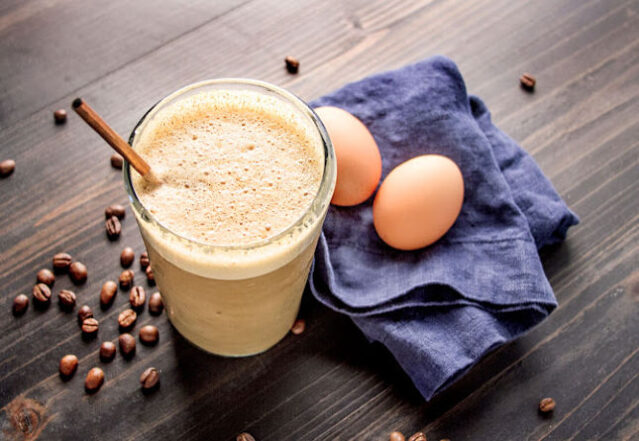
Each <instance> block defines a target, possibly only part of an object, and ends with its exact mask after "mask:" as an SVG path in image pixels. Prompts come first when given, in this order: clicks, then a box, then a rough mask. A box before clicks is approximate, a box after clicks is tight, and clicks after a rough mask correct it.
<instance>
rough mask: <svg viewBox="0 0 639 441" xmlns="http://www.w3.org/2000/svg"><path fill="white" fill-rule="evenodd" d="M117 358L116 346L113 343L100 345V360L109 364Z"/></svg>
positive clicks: (106, 342)
mask: <svg viewBox="0 0 639 441" xmlns="http://www.w3.org/2000/svg"><path fill="white" fill-rule="evenodd" d="M113 358H115V345H114V344H113V342H110V341H105V342H103V343H102V344H101V345H100V360H102V361H103V362H104V363H108V362H110V361H111V360H113Z"/></svg>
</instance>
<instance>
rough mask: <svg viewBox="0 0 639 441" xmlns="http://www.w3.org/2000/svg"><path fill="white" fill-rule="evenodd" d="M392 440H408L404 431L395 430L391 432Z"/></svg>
mask: <svg viewBox="0 0 639 441" xmlns="http://www.w3.org/2000/svg"><path fill="white" fill-rule="evenodd" d="M390 441H406V438H404V434H403V433H402V432H393V433H391V434H390Z"/></svg>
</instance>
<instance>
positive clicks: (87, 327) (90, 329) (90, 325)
mask: <svg viewBox="0 0 639 441" xmlns="http://www.w3.org/2000/svg"><path fill="white" fill-rule="evenodd" d="M99 327H100V324H99V323H98V321H97V320H96V319H94V318H93V317H90V318H88V319H84V321H83V322H82V332H83V333H84V334H85V335H86V336H89V337H94V336H95V335H96V334H97V333H98V328H99Z"/></svg>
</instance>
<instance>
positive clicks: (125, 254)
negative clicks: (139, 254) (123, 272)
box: [120, 247, 135, 268]
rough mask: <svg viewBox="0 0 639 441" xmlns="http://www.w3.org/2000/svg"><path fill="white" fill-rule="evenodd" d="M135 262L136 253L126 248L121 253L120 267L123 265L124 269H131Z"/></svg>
mask: <svg viewBox="0 0 639 441" xmlns="http://www.w3.org/2000/svg"><path fill="white" fill-rule="evenodd" d="M134 260H135V251H133V248H131V247H126V248H125V249H123V250H122V252H121V253H120V265H122V268H128V267H130V266H131V264H132V263H133V261H134Z"/></svg>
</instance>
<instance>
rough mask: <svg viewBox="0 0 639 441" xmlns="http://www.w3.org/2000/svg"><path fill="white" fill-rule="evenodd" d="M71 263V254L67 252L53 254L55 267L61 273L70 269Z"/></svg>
mask: <svg viewBox="0 0 639 441" xmlns="http://www.w3.org/2000/svg"><path fill="white" fill-rule="evenodd" d="M70 265H71V256H70V255H68V254H67V253H58V254H56V255H55V256H53V269H54V271H57V272H59V273H64V272H67V271H68V270H69V266H70Z"/></svg>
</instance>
